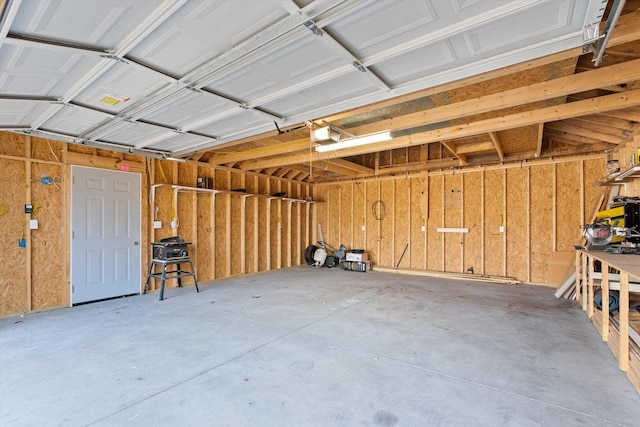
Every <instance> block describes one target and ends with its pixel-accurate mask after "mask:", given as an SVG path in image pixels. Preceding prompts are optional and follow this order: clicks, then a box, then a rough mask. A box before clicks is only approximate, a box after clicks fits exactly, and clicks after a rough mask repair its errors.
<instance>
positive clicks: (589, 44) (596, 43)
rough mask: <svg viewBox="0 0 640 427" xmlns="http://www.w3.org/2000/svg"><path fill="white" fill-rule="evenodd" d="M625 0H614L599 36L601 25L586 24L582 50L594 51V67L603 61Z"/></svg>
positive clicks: (585, 51)
mask: <svg viewBox="0 0 640 427" xmlns="http://www.w3.org/2000/svg"><path fill="white" fill-rule="evenodd" d="M625 1H626V0H614V2H613V5H612V6H611V10H610V11H609V17H608V18H607V23H606V25H605V27H604V31H603V32H602V35H601V36H599V37H598V32H599V26H598V25H596V24H591V25H585V27H584V29H583V37H584V39H585V44H584V45H583V46H582V52H583V53H588V52H590V51H591V52H593V59H592V60H591V62H593V65H594V67H597V66H598V65H600V63H602V58H603V57H604V51H605V49H606V48H607V43H609V38H611V32H612V30H613V28H614V27H615V26H616V23H617V22H618V18H620V14H621V13H622V9H623V8H624V4H625ZM594 27H595V28H594Z"/></svg>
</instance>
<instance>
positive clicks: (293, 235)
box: [287, 190, 304, 266]
mask: <svg viewBox="0 0 640 427" xmlns="http://www.w3.org/2000/svg"><path fill="white" fill-rule="evenodd" d="M296 191H297V190H296ZM298 194H299V193H298ZM288 204H289V212H290V215H291V220H290V221H289V223H290V224H291V225H290V230H291V231H290V234H289V236H290V239H287V240H288V241H289V254H290V255H289V260H290V263H289V266H292V265H300V263H301V261H300V260H301V259H302V258H301V256H300V252H301V251H304V248H301V244H300V233H299V226H300V212H301V208H302V205H301V204H300V203H288Z"/></svg>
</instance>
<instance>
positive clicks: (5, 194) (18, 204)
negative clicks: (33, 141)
mask: <svg viewBox="0 0 640 427" xmlns="http://www.w3.org/2000/svg"><path fill="white" fill-rule="evenodd" d="M7 145H8V144H7V143H5V141H3V144H2V145H1V146H2V147H3V149H4V150H3V153H6V154H9V155H12V156H15V155H16V152H15V147H12V146H9V147H7ZM23 166H24V162H21V161H14V160H4V159H0V168H1V170H2V173H1V174H0V188H2V193H0V212H2V211H5V212H4V214H3V215H2V216H0V236H2V241H3V242H5V244H4V247H3V249H2V256H3V261H2V262H0V297H1V298H0V314H9V313H19V312H23V311H26V310H28V305H29V304H28V301H27V289H26V286H25V283H26V281H27V278H26V250H27V248H21V247H19V246H18V240H19V239H20V237H21V235H22V230H23V228H24V222H25V214H24V204H25V202H26V193H25V191H26V188H25V175H24V169H23ZM9 196H10V197H9Z"/></svg>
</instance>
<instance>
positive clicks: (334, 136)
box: [311, 126, 340, 144]
mask: <svg viewBox="0 0 640 427" xmlns="http://www.w3.org/2000/svg"><path fill="white" fill-rule="evenodd" d="M338 141H340V132H338V131H337V130H335V129H332V128H331V127H330V126H323V127H321V128H317V129H312V130H311V142H315V143H316V144H334V143H336V142H338Z"/></svg>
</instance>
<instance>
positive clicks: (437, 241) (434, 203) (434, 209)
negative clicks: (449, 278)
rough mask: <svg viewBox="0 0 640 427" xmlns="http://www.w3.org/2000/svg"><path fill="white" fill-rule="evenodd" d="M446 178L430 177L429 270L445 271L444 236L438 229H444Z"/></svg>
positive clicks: (428, 218)
mask: <svg viewBox="0 0 640 427" xmlns="http://www.w3.org/2000/svg"><path fill="white" fill-rule="evenodd" d="M443 183H444V177H443V176H442V175H439V176H429V216H428V217H427V270H437V271H443V270H444V264H443V263H442V251H443V250H444V247H443V244H442V234H441V233H438V228H439V227H442V226H443V225H442V213H443V206H442V196H443V190H442V188H443Z"/></svg>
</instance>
